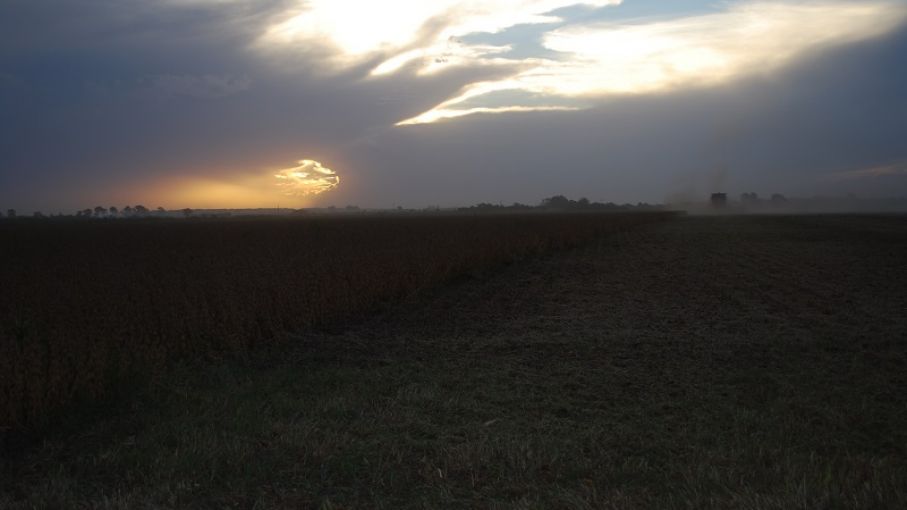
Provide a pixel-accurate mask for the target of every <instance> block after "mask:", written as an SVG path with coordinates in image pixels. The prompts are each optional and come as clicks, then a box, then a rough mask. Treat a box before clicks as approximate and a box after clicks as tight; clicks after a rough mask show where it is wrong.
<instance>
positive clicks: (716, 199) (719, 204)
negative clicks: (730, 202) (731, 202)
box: [710, 193, 727, 208]
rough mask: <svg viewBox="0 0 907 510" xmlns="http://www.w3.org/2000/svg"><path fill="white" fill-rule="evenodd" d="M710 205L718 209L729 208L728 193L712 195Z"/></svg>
mask: <svg viewBox="0 0 907 510" xmlns="http://www.w3.org/2000/svg"><path fill="white" fill-rule="evenodd" d="M710 203H711V204H712V207H716V208H723V207H727V193H712V199H711V201H710Z"/></svg>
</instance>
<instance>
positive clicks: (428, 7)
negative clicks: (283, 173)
mask: <svg viewBox="0 0 907 510" xmlns="http://www.w3.org/2000/svg"><path fill="white" fill-rule="evenodd" d="M621 2H622V0H586V1H585V2H582V3H584V4H586V5H589V6H595V7H602V6H606V5H618V4H620V3H621ZM576 3H577V2H576V1H575V0H466V1H464V0H433V1H430V2H428V1H425V0H385V1H383V2H365V1H362V0H308V1H306V2H302V5H301V6H300V7H299V8H298V9H295V10H292V11H290V12H288V13H287V14H286V15H285V16H284V17H283V18H282V19H281V20H280V21H279V22H277V23H275V24H274V25H273V26H271V27H270V28H269V29H268V30H267V31H266V32H265V33H264V34H263V35H262V36H261V38H260V39H259V41H258V44H257V46H258V48H259V49H261V50H264V51H290V52H292V51H298V50H300V49H303V51H305V50H308V51H313V52H315V53H319V54H321V55H322V56H323V58H324V62H323V64H326V65H327V67H329V68H335V69H342V68H345V67H348V66H352V65H357V64H359V63H361V62H362V61H363V60H367V59H371V58H374V56H375V55H378V56H383V57H384V60H383V61H381V62H382V63H384V64H386V65H384V66H383V67H382V66H379V67H378V69H380V71H379V72H388V71H389V70H394V69H397V68H399V67H400V66H402V65H403V64H405V63H407V62H408V61H411V60H417V59H424V61H425V64H426V65H431V64H433V63H435V64H436V63H438V60H444V55H445V54H447V53H449V52H450V44H449V41H450V40H451V38H456V37H459V36H462V35H465V34H470V33H475V32H498V31H500V30H503V29H505V28H508V27H512V26H515V25H520V24H531V23H546V22H552V21H557V20H558V18H557V17H554V16H551V15H549V14H546V13H549V12H551V11H554V10H556V9H559V8H562V7H567V6H570V5H575V4H576ZM464 51H467V52H468V51H469V50H468V49H464ZM448 63H450V64H454V62H448Z"/></svg>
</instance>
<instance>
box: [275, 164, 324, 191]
mask: <svg viewBox="0 0 907 510" xmlns="http://www.w3.org/2000/svg"><path fill="white" fill-rule="evenodd" d="M298 163H299V164H298V165H297V166H294V167H292V168H287V169H284V170H281V171H280V172H278V173H276V174H274V178H276V179H277V186H278V187H279V188H280V190H281V192H282V193H283V194H284V195H286V196H290V197H304V196H308V195H320V194H321V193H324V192H326V191H330V190H332V189H334V188H336V187H337V186H339V185H340V176H339V175H337V172H335V171H333V170H331V169H330V168H326V167H324V166H322V164H321V163H319V162H317V161H313V160H311V159H303V160H300V161H299V162H298Z"/></svg>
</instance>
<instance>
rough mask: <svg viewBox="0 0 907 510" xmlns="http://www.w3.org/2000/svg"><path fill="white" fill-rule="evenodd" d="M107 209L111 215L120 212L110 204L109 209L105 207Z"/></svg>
mask: <svg viewBox="0 0 907 510" xmlns="http://www.w3.org/2000/svg"><path fill="white" fill-rule="evenodd" d="M107 210H108V211H109V212H110V215H111V216H116V215H117V214H119V213H120V211H118V210H117V208H116V207H114V206H110V209H107Z"/></svg>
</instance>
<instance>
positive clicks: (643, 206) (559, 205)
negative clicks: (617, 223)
mask: <svg viewBox="0 0 907 510" xmlns="http://www.w3.org/2000/svg"><path fill="white" fill-rule="evenodd" d="M657 209H661V206H660V205H651V204H647V203H644V202H637V203H636V204H615V203H614V202H607V203H601V202H591V201H589V199H588V198H580V199H579V200H571V199H569V198H567V197H565V196H564V195H554V196H553V197H548V198H546V199H544V200H542V202H541V203H540V204H539V205H526V204H521V203H518V202H516V203H513V204H511V205H503V204H489V203H480V204H476V205H474V206H472V207H461V208H459V209H458V210H459V211H464V212H485V211H513V212H517V211H627V210H657Z"/></svg>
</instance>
